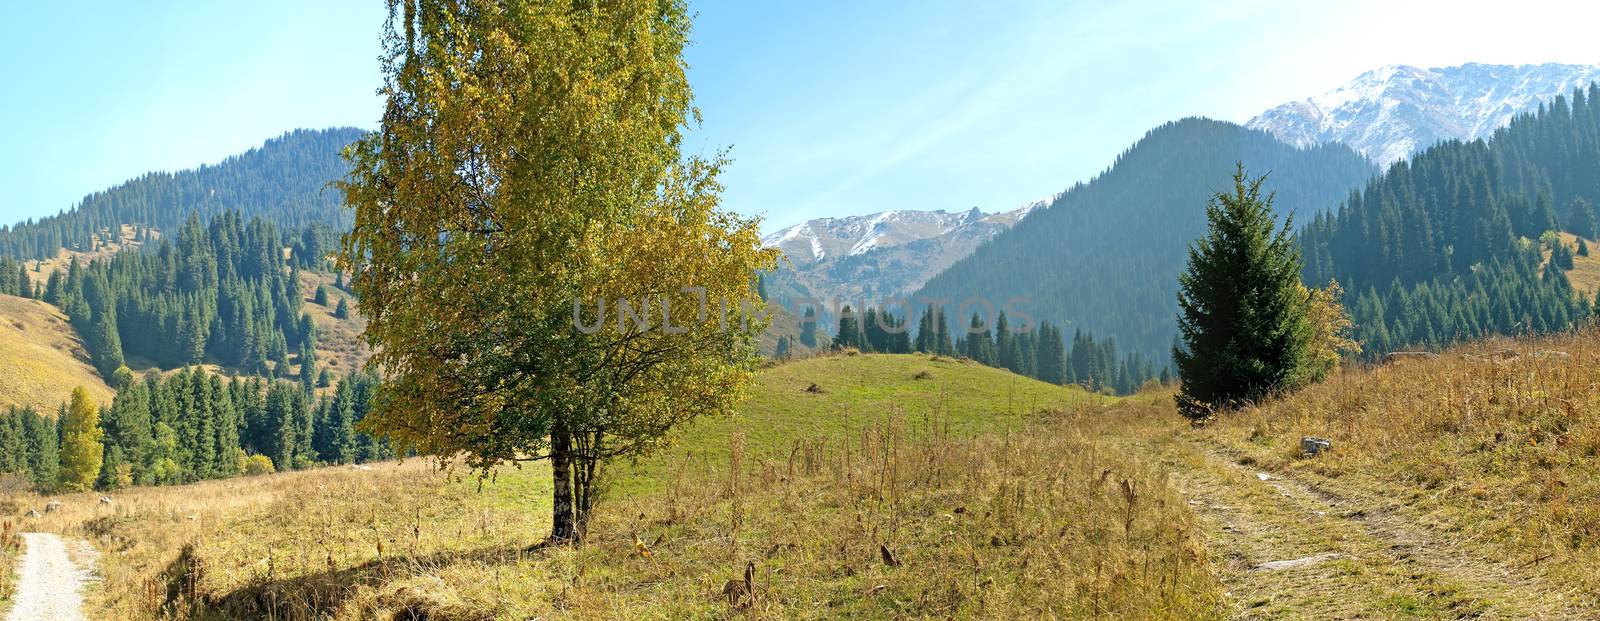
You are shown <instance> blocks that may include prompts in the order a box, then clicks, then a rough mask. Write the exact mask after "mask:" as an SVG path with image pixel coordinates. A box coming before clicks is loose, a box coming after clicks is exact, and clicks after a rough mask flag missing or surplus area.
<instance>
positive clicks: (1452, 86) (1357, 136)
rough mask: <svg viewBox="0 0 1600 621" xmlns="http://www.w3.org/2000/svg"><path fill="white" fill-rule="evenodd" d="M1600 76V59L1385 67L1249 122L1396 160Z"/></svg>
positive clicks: (1307, 141)
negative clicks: (1593, 62)
mask: <svg viewBox="0 0 1600 621" xmlns="http://www.w3.org/2000/svg"><path fill="white" fill-rule="evenodd" d="M1597 79H1600V65H1559V64H1554V63H1546V64H1542V65H1483V64H1477V63H1471V64H1466V65H1460V66H1457V67H1444V68H1436V69H1419V68H1416V67H1411V66H1408V65H1390V66H1387V67H1380V68H1377V69H1374V70H1372V71H1368V72H1366V73H1363V74H1361V75H1360V76H1357V77H1356V79H1354V80H1352V81H1350V83H1348V84H1345V85H1343V86H1340V87H1338V88H1335V89H1333V90H1331V91H1328V92H1326V93H1323V94H1321V95H1317V96H1314V97H1310V98H1308V99H1303V100H1300V101H1295V102H1290V103H1286V104H1283V105H1281V106H1278V107H1276V108H1273V109H1271V110H1268V111H1266V112H1263V113H1261V114H1260V115H1259V116H1257V117H1255V118H1254V119H1251V120H1250V122H1249V123H1247V124H1246V126H1247V127H1250V128H1252V129H1261V130H1266V131H1268V132H1271V133H1272V134H1273V135H1274V136H1277V137H1278V139H1279V140H1282V141H1284V142H1287V143H1289V144H1292V145H1295V146H1301V147H1304V146H1311V145H1316V144H1321V143H1325V142H1339V143H1343V144H1345V145H1347V146H1349V147H1351V148H1354V149H1355V150H1356V151H1359V152H1360V153H1361V154H1362V155H1365V156H1367V157H1368V158H1370V159H1372V160H1373V161H1375V162H1377V163H1379V164H1381V165H1385V166H1387V165H1389V164H1392V163H1394V162H1395V161H1397V160H1400V159H1402V158H1405V157H1408V156H1410V155H1411V154H1413V153H1416V152H1418V151H1421V150H1423V149H1426V148H1428V147H1430V146H1433V145H1434V144H1437V143H1439V142H1441V141H1444V140H1450V139H1460V140H1475V139H1478V138H1488V137H1489V136H1490V135H1492V134H1493V133H1494V131H1495V130H1496V129H1499V128H1501V127H1504V126H1505V125H1506V124H1507V123H1509V122H1511V119H1512V118H1514V117H1515V116H1517V115H1518V114H1522V113H1526V112H1533V111H1536V110H1538V108H1539V105H1540V104H1543V103H1547V102H1550V101H1551V100H1553V99H1555V98H1556V97H1557V96H1559V95H1566V96H1571V94H1572V91H1573V89H1575V88H1578V87H1586V86H1588V84H1589V83H1590V82H1593V81H1595V80H1597Z"/></svg>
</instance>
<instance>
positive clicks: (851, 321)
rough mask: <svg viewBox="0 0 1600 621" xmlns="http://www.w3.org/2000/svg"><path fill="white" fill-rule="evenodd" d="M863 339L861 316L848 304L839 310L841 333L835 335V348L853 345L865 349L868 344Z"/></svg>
mask: <svg viewBox="0 0 1600 621" xmlns="http://www.w3.org/2000/svg"><path fill="white" fill-rule="evenodd" d="M862 340H863V339H862V334H861V318H860V316H859V315H858V314H857V313H856V311H855V310H853V309H851V308H850V305H848V304H846V305H845V307H844V308H842V309H840V310H839V333H838V334H837V335H834V337H833V348H834V349H845V348H851V347H853V348H856V349H859V350H862V351H865V350H866V344H865V343H863V342H862Z"/></svg>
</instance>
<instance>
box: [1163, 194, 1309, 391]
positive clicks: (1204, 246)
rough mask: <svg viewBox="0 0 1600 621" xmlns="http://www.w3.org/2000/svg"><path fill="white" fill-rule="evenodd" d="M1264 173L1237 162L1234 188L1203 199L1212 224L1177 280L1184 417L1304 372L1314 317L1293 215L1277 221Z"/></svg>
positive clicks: (1285, 386)
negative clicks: (1310, 316) (1290, 220)
mask: <svg viewBox="0 0 1600 621" xmlns="http://www.w3.org/2000/svg"><path fill="white" fill-rule="evenodd" d="M1264 180H1265V177H1257V178H1254V179H1251V178H1248V177H1247V176H1246V174H1245V171H1244V165H1243V164H1240V165H1238V167H1237V170H1236V172H1235V173H1234V176H1233V183H1234V188H1233V191H1232V192H1231V193H1229V192H1219V193H1217V194H1216V195H1214V196H1213V197H1212V198H1211V200H1210V201H1208V202H1207V204H1206V220H1207V222H1208V224H1209V228H1210V230H1209V231H1208V232H1207V234H1206V236H1205V237H1202V238H1201V239H1199V240H1198V241H1196V242H1195V243H1194V244H1193V245H1191V246H1190V248H1189V268H1188V271H1187V272H1186V273H1184V274H1183V275H1182V276H1181V277H1179V280H1178V282H1179V288H1180V291H1179V294H1178V305H1179V307H1180V309H1181V311H1182V314H1181V315H1180V317H1179V318H1178V327H1179V331H1180V333H1181V334H1182V339H1183V346H1182V347H1178V348H1174V350H1173V358H1174V359H1175V360H1176V361H1177V363H1178V371H1179V375H1180V376H1181V378H1182V380H1183V388H1182V391H1181V392H1180V393H1179V395H1178V397H1177V400H1178V405H1179V409H1180V411H1181V412H1182V413H1183V414H1184V415H1185V416H1188V417H1190V418H1204V417H1206V416H1209V415H1210V414H1211V413H1213V412H1214V411H1215V410H1216V409H1218V408H1226V407H1234V406H1238V405H1241V404H1243V403H1246V402H1249V401H1253V400H1256V399H1259V398H1261V397H1264V396H1266V395H1268V394H1270V393H1272V392H1274V391H1281V390H1289V389H1292V388H1295V387H1296V386H1298V385H1299V384H1300V383H1301V382H1302V381H1304V376H1305V372H1304V369H1303V367H1304V366H1305V361H1306V358H1307V354H1308V350H1309V345H1310V341H1311V337H1312V326H1311V323H1310V321H1309V319H1308V317H1307V313H1308V310H1309V308H1308V305H1309V300H1308V299H1307V298H1306V296H1305V294H1304V293H1302V291H1303V287H1302V285H1301V284H1300V268H1301V265H1300V251H1299V248H1298V247H1297V246H1296V244H1295V240H1294V238H1293V237H1292V235H1291V233H1290V231H1291V228H1290V223H1285V224H1284V226H1283V227H1282V228H1277V223H1276V221H1275V218H1274V217H1273V214H1272V196H1270V195H1269V196H1266V197H1263V196H1262V195H1261V184H1262V182H1263V181H1264ZM1274 229H1277V230H1276V232H1275V231H1274Z"/></svg>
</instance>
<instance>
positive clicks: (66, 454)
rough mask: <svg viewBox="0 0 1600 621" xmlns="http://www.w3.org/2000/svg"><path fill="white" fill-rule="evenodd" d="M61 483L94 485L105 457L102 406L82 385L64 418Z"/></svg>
mask: <svg viewBox="0 0 1600 621" xmlns="http://www.w3.org/2000/svg"><path fill="white" fill-rule="evenodd" d="M60 424H61V429H60V434H61V485H62V486H63V487H65V488H66V489H69V490H73V491H86V490H89V489H91V488H93V487H94V482H95V479H97V478H99V476H100V464H101V460H102V459H103V458H104V453H103V451H104V447H103V446H101V444H100V440H101V429H100V409H99V406H97V405H95V403H94V401H92V400H91V399H90V398H89V391H88V390H85V389H84V388H83V387H82V386H79V387H77V388H75V389H73V391H72V402H71V405H69V406H68V407H67V414H66V417H65V418H63V419H62V420H61V423H60Z"/></svg>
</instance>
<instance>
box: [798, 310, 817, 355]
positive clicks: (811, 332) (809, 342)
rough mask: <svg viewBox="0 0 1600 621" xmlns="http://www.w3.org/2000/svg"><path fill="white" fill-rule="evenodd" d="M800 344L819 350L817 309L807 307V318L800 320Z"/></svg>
mask: <svg viewBox="0 0 1600 621" xmlns="http://www.w3.org/2000/svg"><path fill="white" fill-rule="evenodd" d="M800 344H801V345H805V346H806V347H809V348H811V349H816V348H817V309H815V308H813V307H810V306H807V307H806V313H805V317H804V318H803V319H801V320H800Z"/></svg>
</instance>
